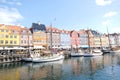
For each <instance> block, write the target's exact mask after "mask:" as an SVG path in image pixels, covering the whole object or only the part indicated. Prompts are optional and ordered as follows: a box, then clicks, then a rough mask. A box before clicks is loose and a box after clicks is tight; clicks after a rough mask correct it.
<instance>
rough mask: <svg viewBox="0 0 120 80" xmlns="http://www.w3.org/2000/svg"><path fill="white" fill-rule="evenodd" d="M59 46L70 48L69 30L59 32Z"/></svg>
mask: <svg viewBox="0 0 120 80" xmlns="http://www.w3.org/2000/svg"><path fill="white" fill-rule="evenodd" d="M60 48H63V49H68V48H71V45H70V32H69V31H66V30H61V33H60Z"/></svg>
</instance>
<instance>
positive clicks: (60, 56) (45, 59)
mask: <svg viewBox="0 0 120 80" xmlns="http://www.w3.org/2000/svg"><path fill="white" fill-rule="evenodd" d="M50 38H51V41H50V43H51V45H50V47H51V49H52V25H51V32H50ZM50 54H51V55H49V56H38V57H32V62H39V63H43V62H52V61H58V60H61V59H64V56H63V54H61V52H57V53H56V54H55V53H53V52H52V50H51V52H50Z"/></svg>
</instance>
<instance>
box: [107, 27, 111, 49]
mask: <svg viewBox="0 0 120 80" xmlns="http://www.w3.org/2000/svg"><path fill="white" fill-rule="evenodd" d="M107 34H108V44H109V47H110V48H111V43H110V35H109V32H108V27H107Z"/></svg>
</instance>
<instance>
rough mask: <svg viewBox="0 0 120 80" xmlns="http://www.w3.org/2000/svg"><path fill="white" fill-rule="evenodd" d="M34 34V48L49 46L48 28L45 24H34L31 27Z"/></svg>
mask: <svg viewBox="0 0 120 80" xmlns="http://www.w3.org/2000/svg"><path fill="white" fill-rule="evenodd" d="M31 31H32V34H33V46H34V48H43V47H46V46H47V43H46V42H47V38H46V37H47V36H46V27H45V25H44V24H39V23H33V24H32V27H31Z"/></svg>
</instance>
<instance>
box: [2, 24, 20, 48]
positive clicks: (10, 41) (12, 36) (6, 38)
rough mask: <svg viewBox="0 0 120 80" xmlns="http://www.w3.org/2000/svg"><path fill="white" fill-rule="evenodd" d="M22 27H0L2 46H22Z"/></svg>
mask: <svg viewBox="0 0 120 80" xmlns="http://www.w3.org/2000/svg"><path fill="white" fill-rule="evenodd" d="M19 31H20V27H18V26H14V25H0V46H1V47H14V46H19V44H20V42H19V41H20V32H19Z"/></svg>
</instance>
